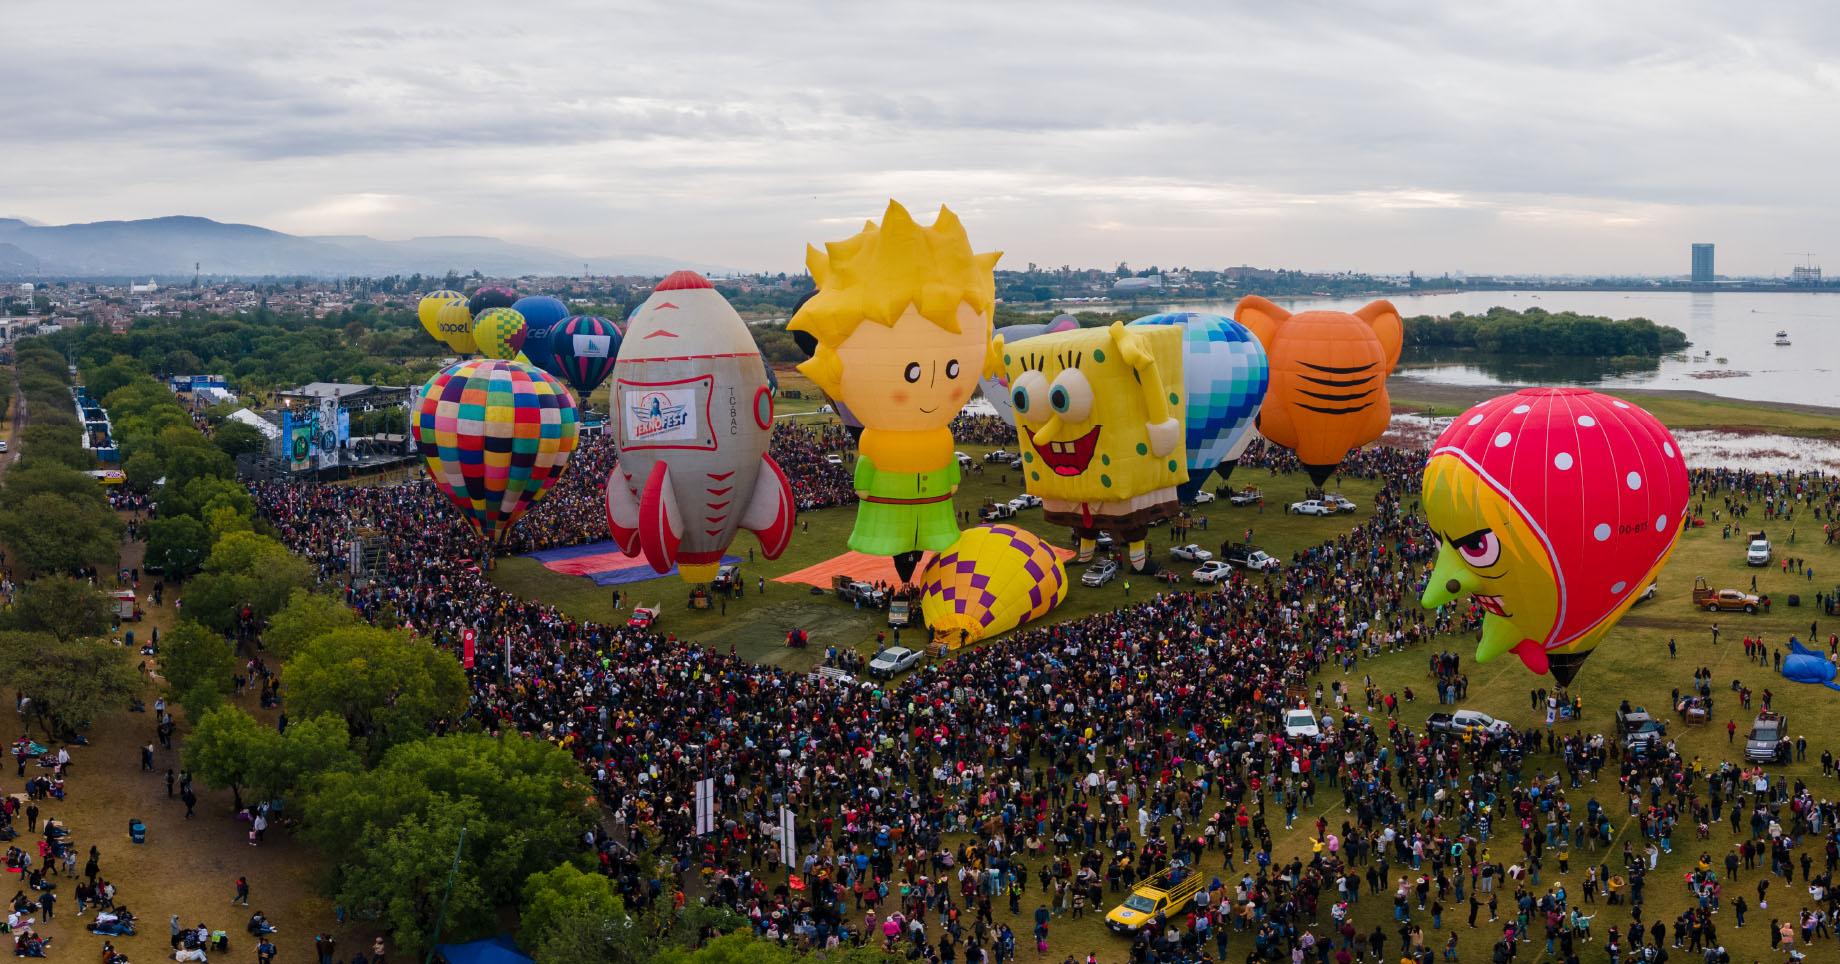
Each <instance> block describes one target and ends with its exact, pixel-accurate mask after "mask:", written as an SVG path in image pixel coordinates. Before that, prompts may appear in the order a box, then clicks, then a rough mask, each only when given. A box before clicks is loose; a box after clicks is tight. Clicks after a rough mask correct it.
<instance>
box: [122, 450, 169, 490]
mask: <svg viewBox="0 0 1840 964" xmlns="http://www.w3.org/2000/svg"><path fill="white" fill-rule="evenodd" d="M121 470H122V472H123V473H125V474H126V475H127V476H128V484H129V485H131V486H134V487H135V488H136V489H139V490H140V491H142V492H151V491H153V484H154V483H155V482H158V481H160V480H161V479H162V478H165V477H166V463H164V462H161V461H160V457H159V456H158V455H155V454H153V452H151V451H142V452H136V453H134V454H133V455H130V456H128V457H127V458H126V459H124V460H122V463H121Z"/></svg>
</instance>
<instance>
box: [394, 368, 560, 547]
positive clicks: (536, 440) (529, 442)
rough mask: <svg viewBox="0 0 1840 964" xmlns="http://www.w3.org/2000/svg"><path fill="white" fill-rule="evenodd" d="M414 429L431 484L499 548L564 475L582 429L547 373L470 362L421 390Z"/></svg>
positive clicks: (438, 374) (411, 425)
mask: <svg viewBox="0 0 1840 964" xmlns="http://www.w3.org/2000/svg"><path fill="white" fill-rule="evenodd" d="M409 429H410V432H411V434H412V435H413V437H414V439H415V446H416V449H417V450H418V451H419V452H420V453H421V455H422V458H423V460H424V461H425V462H426V464H427V468H428V475H429V477H430V478H432V479H434V482H435V485H436V486H438V487H439V488H440V490H441V492H442V494H444V495H446V496H447V498H448V500H449V501H450V502H452V503H453V504H454V507H455V508H457V509H459V510H460V514H461V515H462V516H463V517H465V519H466V520H467V522H468V523H469V524H470V525H471V526H472V527H473V531H474V532H476V533H478V534H479V535H480V537H481V538H483V539H485V540H486V542H487V543H488V544H495V543H497V542H500V541H502V540H503V539H504V537H505V533H506V532H508V531H509V530H510V528H511V526H512V525H513V524H514V523H516V522H517V520H518V519H519V518H520V517H521V516H523V514H524V513H525V512H526V511H527V510H528V509H529V508H530V507H531V506H532V505H535V504H536V503H537V502H538V501H540V500H541V499H542V498H543V496H544V494H545V493H546V492H547V491H548V490H549V487H550V485H551V483H553V482H555V481H556V479H557V478H558V477H559V476H561V475H562V470H563V468H564V467H565V466H567V465H568V461H569V453H571V452H573V451H575V442H576V436H577V434H578V432H579V424H578V417H577V411H576V408H575V402H574V399H573V398H572V397H571V396H570V395H569V393H568V390H567V389H566V388H564V387H563V386H562V384H561V383H559V382H557V381H556V380H555V379H554V378H552V377H550V376H549V375H548V374H547V373H545V372H542V371H539V370H537V369H535V368H532V367H530V366H528V365H520V364H518V363H517V362H510V361H499V360H496V359H468V360H466V361H459V362H455V363H454V364H452V365H449V366H447V367H446V368H443V369H441V370H440V371H438V372H436V373H435V375H434V377H433V378H430V379H429V380H428V383H427V384H426V385H424V386H422V390H421V392H420V394H418V395H417V396H416V399H415V406H414V411H413V412H412V413H411V417H410V420H409Z"/></svg>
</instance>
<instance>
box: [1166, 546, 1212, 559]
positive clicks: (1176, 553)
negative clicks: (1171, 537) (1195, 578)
mask: <svg viewBox="0 0 1840 964" xmlns="http://www.w3.org/2000/svg"><path fill="white" fill-rule="evenodd" d="M1169 558H1171V559H1174V560H1177V561H1179V562H1206V561H1208V560H1209V559H1212V558H1214V554H1213V553H1211V552H1209V551H1207V550H1206V549H1203V548H1201V547H1200V546H1198V545H1195V544H1194V543H1192V542H1191V543H1189V544H1188V545H1185V546H1172V547H1170V549H1169Z"/></svg>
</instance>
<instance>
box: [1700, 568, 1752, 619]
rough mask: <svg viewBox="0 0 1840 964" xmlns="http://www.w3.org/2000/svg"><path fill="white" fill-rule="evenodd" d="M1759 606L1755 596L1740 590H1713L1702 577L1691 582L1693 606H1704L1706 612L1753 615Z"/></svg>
mask: <svg viewBox="0 0 1840 964" xmlns="http://www.w3.org/2000/svg"><path fill="white" fill-rule="evenodd" d="M1759 604H1760V603H1759V600H1758V598H1757V597H1756V596H1755V595H1752V594H1751V593H1747V592H1745V591H1743V590H1741V589H1713V588H1712V587H1711V586H1708V585H1707V584H1706V578H1705V577H1704V576H1700V577H1698V578H1695V579H1694V580H1693V605H1695V606H1704V607H1705V609H1706V611H1707V612H1710V613H1718V612H1727V613H1729V612H1746V613H1755V612H1756V611H1757V607H1758V606H1759Z"/></svg>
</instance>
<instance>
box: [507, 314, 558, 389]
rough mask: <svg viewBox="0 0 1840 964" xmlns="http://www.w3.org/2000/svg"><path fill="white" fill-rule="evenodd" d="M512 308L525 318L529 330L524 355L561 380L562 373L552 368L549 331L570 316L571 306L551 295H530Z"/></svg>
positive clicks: (525, 339) (532, 362) (525, 340)
mask: <svg viewBox="0 0 1840 964" xmlns="http://www.w3.org/2000/svg"><path fill="white" fill-rule="evenodd" d="M511 308H512V310H513V311H516V312H517V313H518V314H520V315H523V316H524V324H525V325H526V326H527V327H528V329H529V334H528V335H527V336H525V338H524V354H525V355H528V356H529V357H530V363H531V364H532V365H535V366H537V367H538V368H541V369H543V370H544V371H546V372H549V373H550V374H551V375H555V376H557V377H558V378H560V377H561V373H559V372H557V371H556V369H554V368H552V367H551V366H550V357H549V330H550V329H551V328H554V327H556V326H557V325H559V324H561V323H562V321H563V319H565V318H567V317H568V316H569V306H568V305H565V304H563V303H562V301H561V299H559V298H551V297H550V296H549V295H530V296H529V297H525V298H519V299H518V300H517V303H516V304H514V305H512V306H511Z"/></svg>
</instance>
